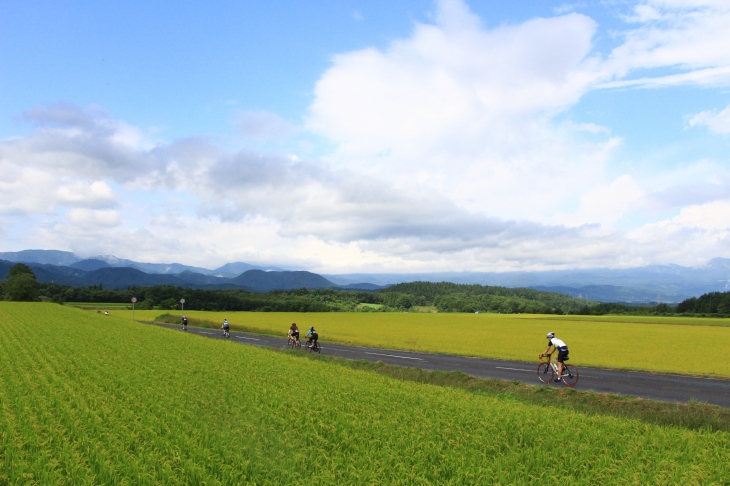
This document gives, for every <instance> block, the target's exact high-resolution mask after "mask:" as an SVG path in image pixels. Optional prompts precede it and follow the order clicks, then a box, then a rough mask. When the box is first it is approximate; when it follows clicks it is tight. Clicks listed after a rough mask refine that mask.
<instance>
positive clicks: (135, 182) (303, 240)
mask: <svg viewBox="0 0 730 486" xmlns="http://www.w3.org/2000/svg"><path fill="white" fill-rule="evenodd" d="M695 3H696V5H695V7H696V8H693V9H690V8H689V6H691V5H692V4H690V3H689V2H687V1H685V2H680V1H679V0H674V1H669V0H666V1H663V2H660V1H658V0H653V1H646V2H642V3H641V4H640V5H639V6H638V7H637V9H636V11H635V15H634V16H633V17H632V18H631V19H630V20H631V21H632V22H635V24H634V25H636V27H635V28H633V29H632V30H631V31H630V32H629V33H628V35H627V36H626V38H625V39H626V42H625V44H623V46H621V47H619V48H617V49H615V50H614V51H613V53H612V55H611V57H610V59H608V60H606V61H604V60H602V59H601V58H600V57H599V56H597V55H596V54H595V46H594V37H595V33H596V30H597V28H598V25H597V24H596V22H594V21H593V20H592V19H590V18H588V17H586V16H584V15H580V14H575V13H573V14H567V15H562V16H557V17H552V18H535V19H532V20H529V21H527V22H524V23H521V24H513V25H501V26H499V27H495V28H487V27H485V26H484V25H483V24H482V23H481V21H480V19H479V18H477V17H476V16H475V15H474V14H473V13H471V12H470V10H469V9H468V7H467V5H466V4H465V3H464V2H462V1H459V0H442V1H440V2H437V7H438V8H437V14H436V17H435V18H436V21H435V23H434V24H433V25H428V24H416V25H414V28H413V32H412V35H410V36H408V37H407V38H404V39H400V40H395V41H393V42H392V43H391V44H390V45H388V46H387V47H386V48H385V49H382V50H381V49H375V48H368V49H363V50H360V51H356V52H349V53H341V54H339V55H337V56H335V57H334V58H333V59H332V65H331V66H330V68H329V69H327V70H326V71H325V72H324V73H322V75H321V77H320V79H319V81H318V82H317V84H316V90H315V93H314V95H315V98H314V101H313V103H312V105H311V107H310V110H309V112H308V116H307V117H306V129H307V130H308V132H307V133H306V134H305V133H304V132H303V131H301V130H299V128H297V127H296V126H294V125H293V124H291V123H290V122H288V121H286V120H284V119H282V118H281V117H279V116H278V115H276V114H274V113H270V112H263V111H244V112H239V114H238V115H237V118H236V119H235V122H234V125H235V126H236V128H237V130H238V133H239V134H242V135H243V139H241V138H240V137H239V138H236V140H238V141H240V140H243V142H242V143H243V144H244V146H243V147H239V148H236V149H231V148H225V149H224V148H221V147H220V146H219V145H217V144H216V141H215V140H216V139H214V138H212V137H190V138H186V139H179V140H172V141H160V140H155V139H153V138H152V136H151V135H153V134H152V133H150V132H148V131H146V130H143V129H141V128H139V127H135V126H132V125H130V124H128V123H125V122H124V121H121V120H115V119H113V118H112V117H111V116H110V115H109V114H107V113H106V112H104V111H103V110H102V109H101V108H99V107H89V108H79V107H77V106H74V105H68V104H64V105H55V106H50V107H37V108H33V109H31V110H28V112H26V114H25V119H26V120H27V121H29V122H31V123H32V124H33V126H34V129H33V131H32V133H30V135H28V136H25V137H16V138H14V139H8V140H4V141H0V214H2V215H3V216H4V218H3V222H2V225H3V226H2V231H4V234H7V235H9V236H12V237H13V238H15V237H16V234H17V233H16V231H15V230H14V228H16V227H19V226H20V225H22V224H23V222H24V221H33V222H34V223H37V224H35V227H34V233H33V234H32V236H28V237H26V241H28V242H33V243H42V245H43V246H44V247H48V248H59V249H72V250H74V251H79V252H83V253H84V254H87V255H88V254H116V255H118V256H120V257H124V258H132V259H135V260H143V261H166V262H169V261H171V260H178V261H183V262H184V263H188V264H193V265H200V266H207V267H209V268H212V267H215V266H217V265H220V264H223V263H227V262H230V261H236V260H238V261H248V262H251V263H269V264H278V265H287V266H290V267H291V268H306V269H310V270H314V271H320V272H347V271H349V272H356V271H435V270H455V271H456V270H475V271H476V270H518V269H523V270H527V269H531V270H540V269H548V268H575V267H584V268H587V267H598V266H610V267H620V266H627V265H635V264H644V263H652V262H664V263H671V262H674V263H688V262H696V261H698V260H699V259H700V257H702V258H704V259H707V257H708V256H710V255H711V256H730V248H728V243H727V241H728V238H727V226H723V225H726V223H724V222H723V221H727V220H728V218H727V216H728V196H727V187H729V184H730V174H729V173H728V171H727V170H726V169H724V168H723V164H720V163H717V162H712V161H700V162H692V163H690V162H685V163H684V164H682V165H680V166H679V167H672V168H661V169H660V170H659V171H658V173H651V174H646V173H644V174H642V173H638V172H637V171H633V170H632V168H631V166H632V164H631V163H630V162H631V161H630V160H629V161H623V162H624V164H623V166H624V167H627V170H623V171H621V172H619V173H618V175H611V174H612V169H613V164H615V162H616V158H617V157H619V155H618V154H617V153H618V152H620V149H623V148H624V146H623V144H624V141H623V140H622V138H621V137H619V136H616V135H613V133H614V129H613V128H614V127H612V126H610V125H607V124H606V125H601V124H598V123H596V122H593V121H592V120H590V119H586V118H585V117H583V118H581V119H580V120H577V121H574V120H573V119H572V117H571V114H570V113H568V110H569V109H570V108H571V107H573V106H575V105H576V103H578V102H579V101H580V100H581V98H582V97H583V96H584V95H585V94H586V93H588V92H589V91H590V90H592V89H595V88H596V87H597V86H598V85H599V84H600V83H605V82H606V81H607V80H612V82H613V83H614V85H616V83H635V84H637V85H640V86H645V85H650V84H653V85H659V84H662V83H663V84H665V85H668V84H677V83H680V82H683V83H695V84H702V83H705V84H706V85H707V84H708V83H709V82H712V83H715V84H722V82H723V81H722V80H723V79H724V78H723V77H724V76H725V74H724V70H726V69H728V66H730V64H729V63H726V59H725V54H726V48H725V49H720V48H713V49H712V52H702V53H700V54H698V55H696V56H694V57H693V56H692V55H691V54H692V53H691V52H689V51H687V49H685V47H684V46H683V45H682V42H681V38H682V36H686V38H687V39H688V40H689V44H691V45H692V49H700V48H701V47H703V46H704V47H707V45H706V44H707V43H708V42H709V38H710V37H711V36H712V35H715V34H716V35H717V36H719V37H718V38H719V39H724V38H725V37H724V36H725V33H724V32H719V31H718V29H719V26H718V25H717V24H718V23H717V22H715V21H714V20H713V19H712V18H710V17H711V15H710V14H714V15H716V16H718V17H722V18H726V17H723V15H724V14H725V9H724V6H723V5H724V4H721V3H715V4H714V5H713V4H711V3H710V2H695ZM713 29H714V30H713ZM702 30H707V31H708V32H707V33H705V32H700V31H702ZM713 32H714V34H712V33H713ZM728 45H730V44H728ZM652 69H665V70H666V71H662V72H663V74H661V75H656V72H655V71H652ZM710 71H713V72H714V73H715V74H714V77H710V74H711V73H710ZM667 73H670V74H667ZM628 75H631V76H639V77H640V79H637V78H627V77H624V76H628ZM644 75H646V76H644ZM679 77H683V80H680V79H679ZM604 86H605V84H604ZM728 110H730V108H726V109H725V110H723V111H720V112H716V111H710V112H702V113H698V114H696V115H695V116H694V117H693V118H691V120H690V122H689V123H690V125H692V126H696V125H704V126H707V127H708V129H710V130H712V131H714V132H717V133H728V132H730V128H729V127H728V123H729V122H728V119H729V118H730V115H728V113H727V112H728ZM557 115H561V116H560V117H558V116H557ZM155 135H156V134H155ZM294 136H296V137H298V138H301V139H300V140H292V137H294ZM305 136H311V137H312V138H311V140H303V139H304V138H305ZM296 137H295V138H296ZM320 137H323V138H325V139H327V140H328V141H329V144H320V145H317V147H314V148H312V146H311V145H314V144H315V142H313V141H312V140H314V141H319V139H320ZM227 140H228V143H231V142H230V140H231V138H228V139H227ZM294 142H300V143H303V144H311V145H310V147H309V148H308V150H312V152H319V153H322V152H323V151H325V150H326V148H327V147H334V148H333V149H332V151H331V152H329V153H326V155H325V156H324V157H321V158H308V157H306V156H303V155H302V154H301V153H296V154H292V152H294V151H293V150H291V148H292V143H294ZM274 143H280V144H281V145H279V146H278V147H277V150H272V149H271V148H272V147H274V145H272V144H274ZM262 146H265V147H266V148H267V150H263V149H262ZM312 152H310V153H312ZM616 165H617V164H616ZM637 214H638V215H640V218H638V219H641V221H640V222H639V223H636V224H634V226H633V229H632V230H631V231H630V232H624V231H622V230H621V229H620V228H621V224H622V221H624V220H625V219H627V218H631V217H637V216H636V215H637ZM667 214H669V216H667ZM657 219H661V220H660V221H656V220H657ZM647 221H649V223H648V224H646V222H647ZM667 235H670V237H671V239H672V245H667V244H666V241H667V238H668V237H667ZM675 242H676V244H675ZM27 247H42V246H41V245H40V244H29V245H27Z"/></svg>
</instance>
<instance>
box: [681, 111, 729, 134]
mask: <svg viewBox="0 0 730 486" xmlns="http://www.w3.org/2000/svg"><path fill="white" fill-rule="evenodd" d="M689 124H690V126H697V125H704V126H706V127H707V129H708V130H709V131H711V132H713V133H717V134H720V135H728V134H730V105H728V106H726V107H725V109H723V110H720V111H718V110H707V111H702V112H700V113H697V114H696V115H694V116H693V117H692V118H690V120H689Z"/></svg>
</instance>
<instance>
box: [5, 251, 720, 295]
mask: <svg viewBox="0 0 730 486" xmlns="http://www.w3.org/2000/svg"><path fill="white" fill-rule="evenodd" d="M18 262H22V263H26V264H27V265H28V266H30V267H31V268H32V269H33V272H34V273H35V274H36V277H37V278H38V280H39V281H40V282H55V283H58V284H61V285H68V286H73V287H87V286H90V285H102V286H103V287H104V288H110V289H121V288H128V287H132V286H135V285H136V286H153V285H174V286H179V287H192V288H205V289H236V288H238V289H245V290H249V291H254V292H268V291H271V290H279V289H280V290H291V289H295V288H302V287H306V288H310V289H314V288H339V289H361V290H376V289H379V288H382V287H386V286H389V285H392V284H396V283H402V282H413V281H428V282H453V283H460V284H479V285H496V286H502V287H525V288H533V289H536V290H542V291H548V292H558V293H561V294H566V295H570V296H573V297H579V298H584V299H589V300H593V301H598V302H623V303H629V304H641V303H657V302H662V303H676V302H681V301H682V300H685V299H688V298H690V297H699V296H700V295H702V294H705V293H709V292H724V291H727V290H730V259H725V258H715V259H713V260H711V261H710V262H708V263H707V264H706V265H704V266H700V267H683V266H680V265H650V266H644V267H635V268H628V269H590V270H559V271H557V270H556V271H544V272H438V273H389V274H368V273H359V274H337V275H318V274H315V273H311V272H306V271H292V270H287V269H284V268H281V267H262V266H256V265H250V264H248V263H243V262H234V263H228V264H226V265H223V266H221V267H218V268H216V269H212V270H211V269H206V268H201V267H193V266H189V265H183V264H180V263H170V264H162V263H141V262H135V261H132V260H125V259H120V258H117V257H115V256H111V255H103V256H97V257H94V258H81V257H78V256H77V255H75V254H74V253H71V252H66V251H58V250H24V251H19V252H5V253H0V278H4V276H5V274H6V273H7V271H8V270H9V268H10V267H11V266H12V265H13V264H14V263H18Z"/></svg>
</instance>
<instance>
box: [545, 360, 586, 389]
mask: <svg viewBox="0 0 730 486" xmlns="http://www.w3.org/2000/svg"><path fill="white" fill-rule="evenodd" d="M551 355H552V353H551V354H546V355H540V360H542V359H543V358H545V357H547V361H540V364H539V365H538V367H537V377H538V378H539V379H540V381H541V382H543V383H551V382H552V381H553V378H554V377H555V376H556V375H557V374H558V365H557V363H553V362H552V360H551V359H550V357H551ZM560 381H562V382H563V383H564V384H566V385H567V386H575V384H576V383H578V368H576V367H575V366H573V365H570V364H566V363H563V376H561V380H560Z"/></svg>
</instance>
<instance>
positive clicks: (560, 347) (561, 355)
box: [540, 332, 568, 381]
mask: <svg viewBox="0 0 730 486" xmlns="http://www.w3.org/2000/svg"><path fill="white" fill-rule="evenodd" d="M546 337H547V339H548V347H547V349H546V350H545V352H544V353H543V354H541V355H540V359H542V357H543V355H545V354H548V355H549V354H553V352H555V350H557V351H558V377H557V378H555V381H562V380H563V378H562V376H563V361H565V360H567V359H568V345H567V344H565V342H563V341H562V340H561V339H558V338H556V337H555V333H554V332H549V333H547V336H546ZM553 346H555V349H554V350H553V351H551V352H549V351H550V348H552V347H553Z"/></svg>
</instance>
